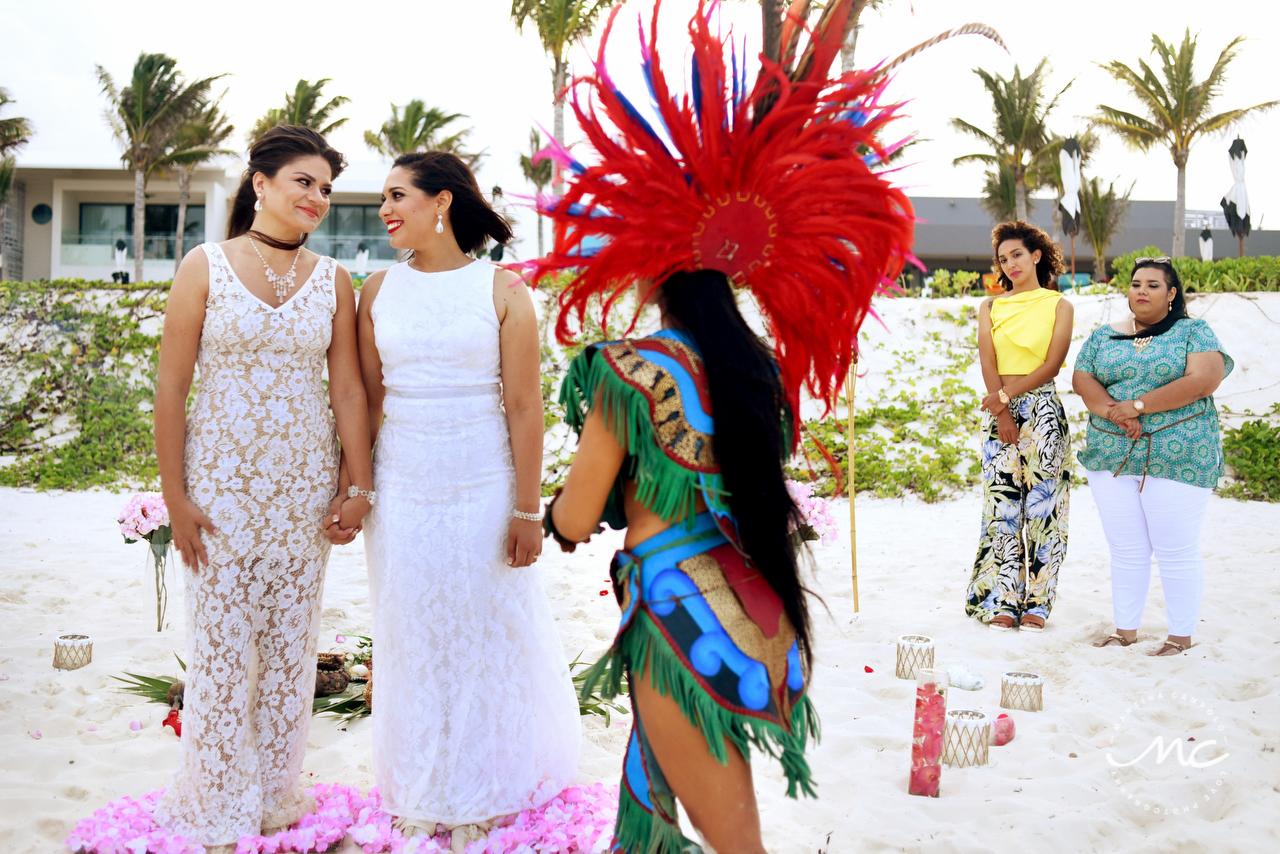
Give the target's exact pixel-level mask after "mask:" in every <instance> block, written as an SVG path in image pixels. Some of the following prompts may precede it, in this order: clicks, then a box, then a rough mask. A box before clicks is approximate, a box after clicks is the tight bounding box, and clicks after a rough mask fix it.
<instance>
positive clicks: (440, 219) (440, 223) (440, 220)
mask: <svg viewBox="0 0 1280 854" xmlns="http://www.w3.org/2000/svg"><path fill="white" fill-rule="evenodd" d="M436 234H444V213H443V212H441V211H436Z"/></svg>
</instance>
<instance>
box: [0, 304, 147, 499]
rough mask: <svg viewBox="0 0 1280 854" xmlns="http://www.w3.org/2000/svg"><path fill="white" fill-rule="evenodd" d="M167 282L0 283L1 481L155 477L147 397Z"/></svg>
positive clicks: (64, 485)
mask: <svg viewBox="0 0 1280 854" xmlns="http://www.w3.org/2000/svg"><path fill="white" fill-rule="evenodd" d="M166 297H167V283H165V284H161V285H141V286H137V285H116V284H114V283H111V282H86V281H83V280H78V279H70V280H69V279H63V280H58V281H54V282H3V283H0V454H12V455H17V457H18V459H17V461H16V462H14V463H13V464H12V465H9V466H5V467H3V468H0V485H2V486H35V487H37V488H39V489H83V488H86V487H90V486H96V485H105V484H109V483H114V482H117V481H121V480H127V481H132V482H135V483H139V484H143V485H154V484H155V483H156V480H157V470H156V462H155V446H154V441H153V438H152V427H151V425H152V421H151V413H150V411H149V410H150V403H151V400H152V396H153V393H154V389H155V372H156V364H157V357H158V349H159V345H160V335H159V333H158V331H157V332H156V333H155V334H148V333H144V332H143V331H142V324H143V322H144V321H148V320H158V319H159V318H161V317H162V316H163V313H164V308H165V299H166Z"/></svg>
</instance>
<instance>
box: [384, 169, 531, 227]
mask: <svg viewBox="0 0 1280 854" xmlns="http://www.w3.org/2000/svg"><path fill="white" fill-rule="evenodd" d="M394 165H395V166H399V167H400V168H402V169H406V170H408V172H409V174H410V175H412V176H413V186H415V187H417V188H418V189H419V190H421V191H422V192H424V193H426V194H427V195H428V196H438V195H440V191H441V190H448V191H449V192H450V193H452V194H453V204H451V205H450V206H449V223H450V224H451V225H452V226H453V236H454V239H456V240H457V241H458V248H459V249H461V250H462V251H463V252H478V251H479V250H481V249H483V248H484V245H485V243H486V242H488V241H489V239H490V238H492V239H493V240H494V242H496V243H500V244H501V243H506V242H507V241H508V240H510V239H511V223H509V222H507V221H506V219H505V218H504V217H503V216H502V214H500V213H498V212H497V211H495V210H494V209H493V208H492V207H491V206H490V205H489V203H488V202H487V201H485V198H484V194H482V193H481V192H480V185H479V184H477V183H476V176H475V174H474V173H473V172H472V171H471V168H470V167H469V166H467V164H466V163H464V162H463V161H462V158H461V157H459V156H458V155H456V154H452V153H450V152H448V151H416V152H414V153H412V154H401V155H400V156H399V157H397V158H396V162H395V164H394Z"/></svg>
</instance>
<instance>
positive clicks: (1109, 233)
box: [1080, 177, 1133, 282]
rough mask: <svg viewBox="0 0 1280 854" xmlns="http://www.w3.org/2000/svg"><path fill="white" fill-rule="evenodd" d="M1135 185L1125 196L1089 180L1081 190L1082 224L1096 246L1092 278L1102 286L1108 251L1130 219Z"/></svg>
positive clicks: (1100, 183)
mask: <svg viewBox="0 0 1280 854" xmlns="http://www.w3.org/2000/svg"><path fill="white" fill-rule="evenodd" d="M1131 192H1133V185H1132V184H1130V185H1129V189H1127V190H1125V191H1124V193H1117V192H1116V185H1115V184H1114V183H1112V184H1109V185H1108V186H1107V190H1106V192H1105V193H1104V192H1103V191H1102V182H1101V181H1100V180H1099V179H1098V178H1097V177H1093V178H1090V179H1089V180H1088V181H1085V182H1084V184H1083V186H1081V187H1080V224H1081V225H1082V226H1084V232H1085V234H1086V235H1088V237H1089V243H1090V245H1092V246H1093V257H1094V267H1093V277H1094V278H1095V279H1096V280H1097V281H1099V282H1101V281H1105V280H1106V278H1107V248H1108V247H1109V246H1110V245H1111V241H1112V240H1113V239H1114V238H1115V237H1116V235H1118V234H1119V233H1120V231H1121V230H1122V229H1123V227H1124V221H1125V218H1126V217H1127V216H1128V215H1129V194H1130V193H1131Z"/></svg>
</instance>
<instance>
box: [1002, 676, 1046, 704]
mask: <svg viewBox="0 0 1280 854" xmlns="http://www.w3.org/2000/svg"><path fill="white" fill-rule="evenodd" d="M1000 708H1002V709H1018V710H1020V711H1024V712H1038V711H1040V710H1041V709H1043V708H1044V678H1043V677H1041V676H1040V674H1039V673H1030V672H1028V671H1023V670H1015V671H1011V672H1009V673H1006V674H1005V675H1004V676H1001V677H1000Z"/></svg>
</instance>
